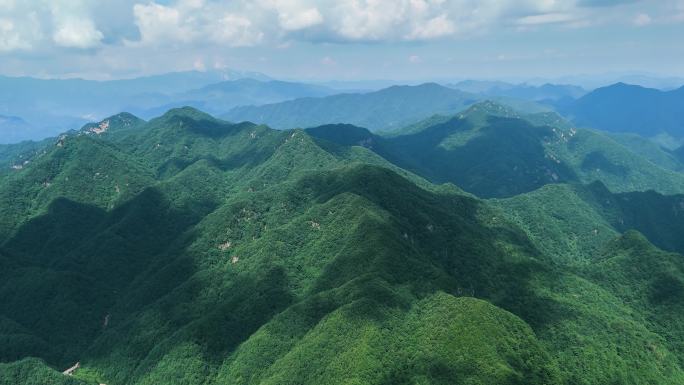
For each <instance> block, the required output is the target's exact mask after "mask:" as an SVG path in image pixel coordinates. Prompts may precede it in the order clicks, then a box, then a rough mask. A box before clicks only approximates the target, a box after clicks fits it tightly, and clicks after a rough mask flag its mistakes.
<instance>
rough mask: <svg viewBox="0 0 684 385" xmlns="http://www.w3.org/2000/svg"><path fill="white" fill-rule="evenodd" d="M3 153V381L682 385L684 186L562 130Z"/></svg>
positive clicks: (442, 130) (83, 142) (175, 113)
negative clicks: (67, 372)
mask: <svg viewBox="0 0 684 385" xmlns="http://www.w3.org/2000/svg"><path fill="white" fill-rule="evenodd" d="M0 151H2V156H1V157H0V161H2V162H3V164H4V165H3V167H4V168H5V171H3V172H2V173H0V212H1V213H2V215H1V216H0V218H1V220H0V267H1V268H0V361H1V362H3V363H2V364H0V383H3V384H4V383H7V384H10V383H12V384H15V383H22V384H42V383H55V384H98V383H105V384H107V385H123V384H135V385H144V384H170V385H174V384H187V385H191V384H192V385H194V384H207V385H209V384H226V383H230V384H453V383H459V384H483V385H484V384H540V385H541V384H567V385H577V384H583V385H584V384H586V385H588V384H649V385H651V384H663V385H666V384H667V385H669V384H676V383H682V382H684V370H682V368H683V366H682V365H684V323H683V322H681V320H680V319H679V318H681V317H679V315H680V314H681V311H682V309H681V306H682V303H684V263H683V262H682V261H683V260H682V256H681V254H678V253H682V252H684V244H682V243H681V240H680V239H679V237H678V234H679V233H680V231H679V229H680V228H681V227H682V226H684V222H682V219H681V218H682V214H681V210H684V206H682V202H684V198H682V196H680V195H676V194H677V193H684V179H682V178H684V176H682V175H681V174H679V173H678V172H677V171H675V170H673V169H671V168H665V167H659V166H656V165H655V163H653V162H652V161H650V160H648V159H647V158H645V157H643V156H640V155H636V154H635V153H634V152H632V151H630V150H629V149H628V148H627V147H626V146H624V145H622V144H620V143H618V142H617V141H615V140H613V139H610V138H609V137H607V136H603V135H601V134H598V133H596V132H593V131H586V130H577V129H575V128H574V127H573V126H572V125H571V124H569V123H567V122H564V121H563V120H561V119H560V118H559V117H558V116H556V115H551V114H541V115H533V116H522V115H520V114H518V113H516V112H513V111H511V110H509V109H506V108H504V107H502V106H499V105H496V104H493V103H485V104H478V105H475V106H473V107H471V108H470V109H469V110H467V111H465V112H463V113H461V114H459V115H456V116H452V117H438V118H434V119H432V120H430V121H428V122H424V123H422V124H418V125H414V126H412V127H410V128H407V129H406V130H402V131H401V132H399V133H397V134H395V135H387V136H378V135H375V134H372V133H370V132H369V131H367V130H365V129H362V128H358V127H355V126H350V125H335V126H323V127H318V128H314V129H309V130H299V129H298V130H286V131H278V130H274V129H271V128H269V127H267V126H264V125H256V124H252V123H247V122H245V123H239V124H233V123H228V122H225V121H222V120H219V119H216V118H214V117H212V116H210V115H207V114H205V113H202V112H200V111H198V110H194V109H191V108H180V109H173V110H171V111H169V112H167V113H165V114H164V115H162V116H160V117H158V118H155V119H152V120H150V121H147V122H146V121H143V120H140V119H138V118H136V117H135V116H133V115H130V114H119V115H116V116H113V117H110V118H108V119H105V120H104V121H101V122H97V123H94V124H90V125H86V126H85V127H83V129H81V130H79V131H73V132H70V133H67V134H64V135H62V136H60V137H58V138H55V139H54V140H49V141H46V142H45V143H43V144H41V145H37V144H35V145H25V144H24V145H21V146H8V147H2V148H0ZM428 155H432V157H430V156H428ZM484 160H486V161H484ZM15 166H17V167H15ZM18 166H20V167H18ZM445 182H449V183H446V184H437V183H445ZM456 186H458V187H456ZM461 188H462V189H463V190H465V192H464V191H463V190H461ZM650 189H652V190H656V191H657V192H656V191H647V190H650ZM521 193H522V195H521ZM489 197H500V198H505V199H489V200H488V199H484V198H489ZM76 362H79V363H80V367H79V368H78V369H76V371H75V372H74V374H73V376H67V375H63V374H61V373H60V372H61V371H63V370H65V369H67V368H69V367H71V366H72V365H74V364H75V363H76Z"/></svg>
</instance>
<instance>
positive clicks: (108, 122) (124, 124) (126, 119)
mask: <svg viewBox="0 0 684 385" xmlns="http://www.w3.org/2000/svg"><path fill="white" fill-rule="evenodd" d="M142 123H145V121H144V120H142V119H140V118H138V117H137V116H135V115H133V114H131V113H129V112H120V113H118V114H116V115H112V116H110V117H108V118H104V119H102V120H101V121H99V122H95V123H88V124H86V125H84V126H83V127H82V128H81V131H82V132H85V133H86V134H96V135H100V134H104V133H105V132H108V131H110V130H114V131H116V130H119V129H125V128H132V127H135V126H137V125H139V124H142Z"/></svg>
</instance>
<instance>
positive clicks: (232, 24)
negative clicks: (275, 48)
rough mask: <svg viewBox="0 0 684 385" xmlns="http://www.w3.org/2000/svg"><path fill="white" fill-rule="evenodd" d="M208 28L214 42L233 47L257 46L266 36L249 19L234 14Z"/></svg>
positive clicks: (224, 17) (225, 16)
mask: <svg viewBox="0 0 684 385" xmlns="http://www.w3.org/2000/svg"><path fill="white" fill-rule="evenodd" d="M208 28H210V29H211V37H212V38H213V39H214V41H216V42H217V43H220V44H225V45H228V46H231V47H247V46H252V45H256V44H258V43H259V42H260V41H261V39H262V38H263V36H264V34H263V32H261V31H260V30H258V29H257V28H256V26H254V25H253V24H252V22H251V21H250V20H249V19H247V18H246V17H242V16H239V15H234V14H226V15H224V16H223V17H222V18H221V19H220V20H219V21H218V23H216V24H215V25H209V26H208Z"/></svg>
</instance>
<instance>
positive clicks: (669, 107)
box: [558, 83, 684, 140]
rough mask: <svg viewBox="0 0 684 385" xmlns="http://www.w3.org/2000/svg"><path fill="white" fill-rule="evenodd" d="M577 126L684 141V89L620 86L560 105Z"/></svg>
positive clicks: (591, 93) (561, 110)
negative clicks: (665, 136) (664, 89)
mask: <svg viewBox="0 0 684 385" xmlns="http://www.w3.org/2000/svg"><path fill="white" fill-rule="evenodd" d="M558 109H559V111H560V112H561V113H563V114H565V115H567V116H569V117H570V118H571V119H572V120H573V121H574V122H576V124H578V125H581V126H585V127H591V128H595V129H600V130H604V131H610V132H621V133H635V134H639V135H641V136H644V137H649V138H650V137H656V136H658V135H662V134H665V135H668V136H671V137H673V138H675V139H678V140H681V139H682V138H684V87H681V88H678V89H674V90H671V91H661V90H657V89H653V88H644V87H641V86H635V85H629V84H625V83H616V84H613V85H611V86H608V87H602V88H598V89H596V90H594V91H592V92H590V93H588V94H586V95H584V96H582V97H581V98H579V99H577V100H575V101H571V102H569V103H567V104H565V103H561V105H559V106H558Z"/></svg>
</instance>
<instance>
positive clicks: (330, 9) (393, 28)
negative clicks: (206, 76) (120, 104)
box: [0, 0, 684, 80]
mask: <svg viewBox="0 0 684 385" xmlns="http://www.w3.org/2000/svg"><path fill="white" fill-rule="evenodd" d="M227 68H230V69H237V70H244V71H257V72H262V73H265V74H268V75H269V76H272V77H277V78H283V79H308V80H367V79H402V80H417V79H464V78H482V79H486V78H499V79H513V78H515V79H531V78H538V77H545V78H554V77H562V76H567V75H579V74H606V73H627V72H639V73H642V72H644V73H649V74H654V75H658V76H679V77H682V76H684V0H641V1H639V0H615V1H610V0H562V1H561V0H518V1H506V0H479V1H478V0H336V1H329V0H319V1H310V0H232V1H212V0H156V1H143V0H0V74H2V75H7V76H34V77H43V78H52V77H57V78H64V77H82V78H87V79H117V78H130V77H136V76H143V75H151V74H159V73H166V72H174V71H186V70H198V71H210V70H225V69H227Z"/></svg>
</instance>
